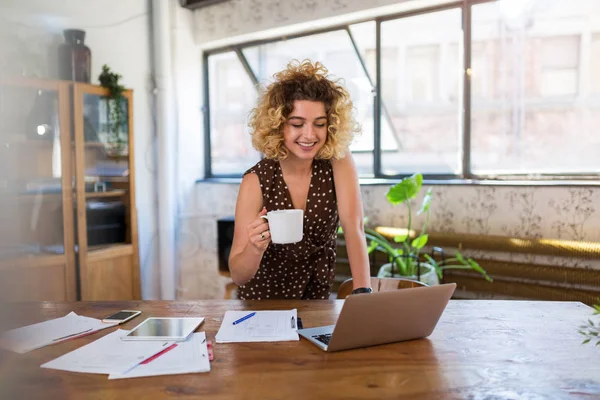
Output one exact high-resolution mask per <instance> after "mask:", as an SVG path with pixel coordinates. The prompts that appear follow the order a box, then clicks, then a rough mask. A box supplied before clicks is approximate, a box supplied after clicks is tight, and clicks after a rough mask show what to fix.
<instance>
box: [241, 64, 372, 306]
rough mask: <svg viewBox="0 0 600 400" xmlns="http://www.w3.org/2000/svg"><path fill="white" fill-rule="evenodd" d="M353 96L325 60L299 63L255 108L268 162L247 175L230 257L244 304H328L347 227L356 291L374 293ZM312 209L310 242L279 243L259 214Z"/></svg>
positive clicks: (256, 139)
mask: <svg viewBox="0 0 600 400" xmlns="http://www.w3.org/2000/svg"><path fill="white" fill-rule="evenodd" d="M352 109H353V106H352V101H351V100H350V96H349V94H348V92H347V91H346V89H344V88H343V87H342V86H341V85H340V84H339V83H338V82H337V81H332V80H330V79H329V78H328V76H327V69H326V68H325V67H323V65H321V64H320V63H318V62H317V63H314V64H313V63H311V62H310V61H308V60H305V61H303V62H298V61H293V62H291V63H290V64H288V66H287V67H286V69H284V70H283V71H281V72H279V73H277V74H276V75H275V82H274V83H272V84H271V85H269V86H268V87H267V89H266V91H265V93H264V95H263V96H262V98H261V100H260V102H259V104H258V106H257V107H256V108H255V109H254V110H252V113H251V118H250V127H251V128H252V144H253V146H254V147H255V148H256V149H257V150H258V151H260V152H261V153H262V154H263V155H264V156H265V158H264V159H263V160H262V161H260V162H259V163H257V164H256V165H255V166H254V167H252V168H251V169H249V170H248V171H246V173H245V174H244V178H243V179H242V183H241V185H240V190H239V194H238V199H237V205H236V211H235V233H234V238H233V244H232V249H231V253H230V257H229V268H230V271H231V277H232V278H233V281H234V282H235V283H236V284H238V285H239V286H240V287H239V291H238V296H239V298H240V299H246V300H250V299H286V298H287V299H294V298H295V299H327V298H328V297H329V295H330V293H331V286H332V284H333V278H334V274H335V250H336V236H337V227H338V223H339V222H341V225H342V229H343V231H344V237H345V240H346V247H347V250H348V258H349V260H350V269H351V271H352V281H353V288H354V291H353V293H369V292H371V288H370V278H369V276H370V273H369V259H368V256H367V249H366V240H365V235H364V230H363V211H362V203H361V200H360V191H359V185H358V176H357V172H356V167H355V165H354V161H353V159H352V156H351V154H350V151H349V149H348V146H349V145H350V143H351V141H352V137H353V135H354V132H355V131H357V125H356V123H355V121H354V119H353V117H352ZM281 209H303V210H304V227H303V229H304V232H303V238H302V241H301V242H299V243H293V244H274V243H271V235H270V232H269V225H268V222H267V221H265V219H263V218H261V216H263V215H265V214H266V213H267V212H268V211H272V210H281Z"/></svg>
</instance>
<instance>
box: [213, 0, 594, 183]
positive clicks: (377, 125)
mask: <svg viewBox="0 0 600 400" xmlns="http://www.w3.org/2000/svg"><path fill="white" fill-rule="evenodd" d="M497 1H498V0H457V1H454V2H449V3H444V4H439V5H435V6H428V7H422V8H418V9H415V10H409V11H403V12H399V13H394V14H389V15H384V16H380V17H375V18H372V17H371V18H365V19H358V20H353V21H351V22H348V23H343V24H336V25H332V26H329V27H326V28H319V29H313V30H305V31H302V32H298V33H295V34H291V35H285V36H273V37H269V38H265V39H261V40H253V41H247V42H242V43H237V44H234V45H229V46H225V47H219V48H215V49H210V50H205V51H204V52H203V55H202V64H203V72H202V74H203V76H202V81H203V101H204V104H203V106H202V112H203V121H204V124H203V125H204V126H203V130H204V132H203V134H204V143H205V145H204V168H205V178H204V179H205V180H222V181H224V182H228V181H229V182H231V181H235V180H236V179H240V178H241V177H242V174H243V171H240V173H239V174H214V173H213V168H212V161H213V160H212V154H211V152H212V149H211V138H210V136H211V132H210V129H211V123H210V88H209V85H210V77H209V68H208V65H209V57H210V56H213V55H216V54H220V53H226V52H234V53H235V54H236V55H237V57H238V59H239V61H240V63H241V64H242V66H243V68H244V69H245V71H246V73H247V74H248V76H249V78H250V79H251V80H252V82H253V84H254V86H255V87H257V85H258V78H257V76H256V74H255V73H254V71H253V70H252V68H251V66H250V64H249V62H248V60H247V59H246V57H245V55H244V52H243V50H244V49H245V48H249V47H255V46H260V45H264V44H269V43H274V42H279V41H286V40H292V39H297V38H302V37H307V36H312V35H318V34H323V33H328V32H333V31H345V32H346V33H347V34H348V35H349V38H350V40H351V42H352V44H353V46H352V47H353V50H354V51H355V53H356V55H357V57H358V59H359V60H360V64H361V67H362V68H363V69H364V71H365V73H366V75H367V77H368V78H369V80H371V81H372V83H373V88H374V118H373V119H374V121H373V124H374V147H373V164H374V165H373V174H372V175H371V174H369V175H364V176H361V177H360V179H361V182H363V181H364V182H373V183H384V182H387V181H390V180H398V179H401V178H404V177H406V176H407V175H409V174H407V173H401V174H385V173H383V172H382V156H381V155H382V153H383V152H385V151H386V150H382V149H381V126H382V121H381V118H382V111H385V104H383V103H382V93H381V85H379V82H381V79H382V76H381V24H382V23H383V22H386V21H392V20H397V19H402V18H409V17H412V16H417V15H422V14H429V13H433V12H437V11H444V10H451V9H459V10H460V12H461V16H462V25H463V37H462V41H463V49H464V52H463V77H462V93H461V95H462V99H461V100H462V105H463V112H462V118H461V123H462V126H461V129H462V143H461V144H462V147H461V148H460V149H459V153H460V158H461V162H460V166H461V172H459V173H457V174H423V176H424V178H425V179H427V180H428V181H430V182H436V181H439V183H441V184H456V183H458V184H471V183H477V182H480V181H498V182H499V183H502V182H505V183H511V182H513V183H516V184H523V183H536V184H544V183H546V184H550V185H564V184H575V183H577V182H579V183H584V184H594V185H595V184H598V183H597V181H598V179H599V178H600V173H564V174H556V173H554V174H539V173H536V174H533V173H522V174H502V173H499V174H475V173H473V171H472V168H471V111H472V106H471V97H472V93H471V61H472V54H471V52H472V45H473V43H472V37H471V30H472V23H471V15H472V6H474V5H478V4H484V3H494V2H497ZM364 22H375V44H376V45H375V67H376V70H375V76H374V77H373V76H371V75H370V74H369V72H368V70H367V68H366V62H367V61H366V60H365V59H364V57H363V55H362V54H361V53H360V50H359V48H358V47H357V46H356V43H355V40H354V38H353V37H352V32H351V29H350V26H352V25H355V24H360V23H364ZM579 51H580V52H581V51H583V50H582V49H581V47H580V48H579ZM579 79H581V77H579ZM458 85H459V87H460V82H459V83H458ZM459 97H460V96H459ZM363 152H364V151H363ZM367 152H368V151H367ZM248 167H250V166H248ZM414 172H418V171H414ZM593 181H596V182H593Z"/></svg>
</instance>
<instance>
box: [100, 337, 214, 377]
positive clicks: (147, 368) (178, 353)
mask: <svg viewBox="0 0 600 400" xmlns="http://www.w3.org/2000/svg"><path fill="white" fill-rule="evenodd" d="M130 343H131V342H130ZM175 346H176V347H175V348H173V349H171V350H169V351H167V352H166V353H164V354H161V355H159V356H158V357H157V358H155V359H153V360H151V361H150V362H149V363H148V364H139V365H138V366H136V367H135V368H133V369H132V370H130V371H129V372H126V373H124V374H110V375H109V376H108V379H125V378H139V377H142V376H157V375H176V374H189V373H197V372H208V371H210V362H209V360H208V349H207V347H206V333H205V332H198V333H192V334H191V335H190V336H189V337H188V338H187V340H185V341H183V342H176V343H175Z"/></svg>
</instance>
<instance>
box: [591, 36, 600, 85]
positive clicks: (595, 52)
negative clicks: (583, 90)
mask: <svg viewBox="0 0 600 400" xmlns="http://www.w3.org/2000/svg"><path fill="white" fill-rule="evenodd" d="M591 47H592V48H591V53H592V54H591V55H592V56H591V65H590V75H591V76H590V78H591V79H590V80H591V91H592V93H596V94H600V32H598V33H594V35H593V36H592V46H591Z"/></svg>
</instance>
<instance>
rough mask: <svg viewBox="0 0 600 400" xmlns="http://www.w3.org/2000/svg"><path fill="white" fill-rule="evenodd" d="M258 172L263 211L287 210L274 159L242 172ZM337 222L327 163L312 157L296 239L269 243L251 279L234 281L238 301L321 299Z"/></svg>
mask: <svg viewBox="0 0 600 400" xmlns="http://www.w3.org/2000/svg"><path fill="white" fill-rule="evenodd" d="M249 173H253V174H256V175H257V176H258V180H259V181H260V188H261V191H262V196H263V205H264V206H265V207H266V208H267V211H274V210H287V209H293V208H294V206H293V205H292V199H291V196H290V194H289V191H288V188H287V185H286V183H285V181H284V180H283V173H282V172H281V166H280V165H279V161H276V160H269V159H264V160H262V161H260V162H258V163H257V164H256V165H255V166H254V167H252V168H251V169H249V170H248V171H246V173H245V174H244V175H246V174H249ZM338 223H339V217H338V211H337V201H336V197H335V187H334V181H333V168H332V166H331V162H330V161H329V160H314V161H313V166H312V175H311V180H310V187H309V190H308V198H307V200H306V211H305V212H304V226H303V229H304V233H303V236H302V241H301V242H299V243H291V244H274V243H270V244H269V247H268V248H267V250H266V251H265V253H264V254H263V258H262V260H261V263H260V266H259V268H258V271H257V272H256V275H255V276H254V278H252V279H251V280H250V281H249V282H248V283H246V284H245V285H243V286H240V288H239V290H238V297H239V298H240V299H242V300H260V299H327V298H329V294H330V293H331V286H332V284H333V278H334V274H335V270H334V269H335V250H336V237H337V227H338Z"/></svg>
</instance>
